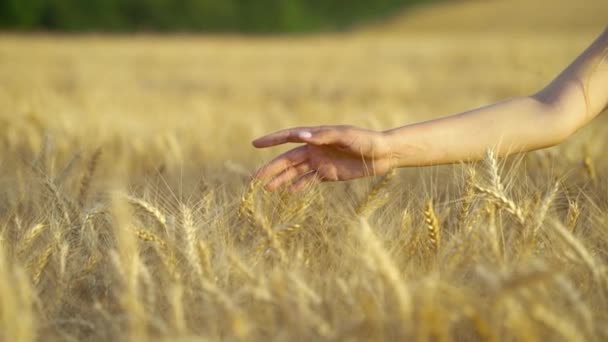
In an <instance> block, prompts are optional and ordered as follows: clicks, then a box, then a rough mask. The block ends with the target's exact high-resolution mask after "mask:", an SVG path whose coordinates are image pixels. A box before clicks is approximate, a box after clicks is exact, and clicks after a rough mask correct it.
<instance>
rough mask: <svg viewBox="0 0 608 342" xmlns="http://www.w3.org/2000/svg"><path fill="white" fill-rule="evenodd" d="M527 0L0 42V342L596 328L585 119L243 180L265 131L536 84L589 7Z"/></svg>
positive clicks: (595, 245)
mask: <svg viewBox="0 0 608 342" xmlns="http://www.w3.org/2000/svg"><path fill="white" fill-rule="evenodd" d="M540 3H544V4H548V3H549V2H547V1H539V2H538V3H537V2H535V5H530V6H533V7H534V9H533V10H532V11H529V12H530V13H528V11H524V10H519V11H518V10H511V11H508V10H507V9H509V8H511V9H512V8H515V9H517V8H519V7H521V6H526V2H525V1H520V0H518V1H487V2H486V1H481V2H475V1H470V2H462V3H461V2H451V3H450V2H448V3H447V4H441V5H434V6H432V7H423V8H419V9H416V10H415V11H412V12H411V13H408V14H406V15H405V16H399V17H396V18H395V19H393V20H391V21H389V22H387V23H383V24H378V25H373V26H372V27H364V28H360V29H356V30H353V31H352V32H345V33H333V34H323V35H309V36H276V37H240V36H236V35H219V36H206V35H202V36H199V35H180V36H154V35H145V34H141V35H135V36H104V35H63V36H58V35H49V34H33V35H17V34H3V35H2V36H0V122H1V124H0V133H1V134H0V150H1V153H0V180H1V184H2V192H1V193H0V340H1V341H15V342H22V341H23V342H25V341H80V340H83V341H209V340H211V341H215V340H227V341H232V340H243V341H256V340H259V341H267V340H278V341H316V340H331V341H359V340H364V341H367V340H399V341H409V340H416V341H427V340H428V341H476V340H481V341H502V340H505V341H516V340H524V341H535V340H551V341H560V340H561V341H601V340H606V339H608V325H606V322H608V298H607V296H608V230H607V228H606V227H607V224H608V183H607V182H606V180H605V178H604V176H605V175H606V174H608V163H607V161H606V159H605V155H604V154H603V152H604V149H603V146H605V144H607V143H608V140H607V138H606V137H607V136H608V126H607V124H608V123H606V122H605V120H604V119H603V117H602V116H600V117H599V118H598V119H596V120H595V121H594V122H593V123H592V124H591V125H590V126H588V127H586V128H584V129H582V130H580V131H579V132H577V133H576V134H575V135H574V136H573V137H571V138H570V139H568V140H567V141H566V142H564V143H563V144H561V145H560V146H557V147H554V148H551V149H548V150H543V151H535V152H531V153H527V154H521V155H514V156H510V157H508V158H506V159H497V158H496V157H495V156H494V155H493V154H492V152H491V151H489V152H488V154H487V156H486V158H485V159H484V160H482V161H479V162H478V163H474V164H467V165H464V164H463V165H451V166H440V167H426V168H411V169H401V170H396V172H392V173H389V174H388V175H386V176H384V177H370V178H367V179H362V180H359V181H354V182H348V183H332V184H322V185H319V186H314V187H309V188H307V189H305V190H304V191H303V192H302V193H298V194H290V193H287V192H282V191H279V192H274V193H266V192H264V191H263V190H262V189H260V187H259V184H256V183H255V182H250V174H251V172H252V171H253V170H255V168H256V167H259V166H260V165H262V164H263V163H264V162H265V161H268V160H269V159H270V158H271V157H272V156H274V155H275V154H277V153H278V152H280V151H282V150H284V148H283V147H280V148H274V149H271V150H254V149H253V148H252V147H251V144H250V141H251V140H252V139H253V138H254V137H257V136H259V135H261V134H264V133H267V132H269V131H272V130H276V129H280V128H284V127H288V126H295V125H298V126H299V125H317V124H336V123H340V124H343V123H348V124H354V125H359V126H363V127H368V128H374V129H387V128H389V127H394V126H398V125H403V124H407V123H412V122H416V121H419V120H424V119H429V118H433V117H437V116H441V115H446V114H450V113H455V112H459V111H463V110H466V109H468V108H472V107H476V106H480V105H484V104H488V103H491V102H493V101H497V100H500V99H504V98H506V97H511V96H517V95H525V94H529V93H530V92H533V91H535V90H537V89H539V88H540V87H542V86H543V85H544V84H546V83H547V82H548V81H550V80H551V78H552V77H553V76H554V75H555V74H556V73H557V72H559V71H560V70H561V69H562V68H563V67H565V65H567V63H569V61H571V60H572V59H573V58H574V57H575V56H576V55H577V54H578V53H579V52H580V51H581V50H582V49H583V48H585V47H586V46H587V45H588V44H589V43H590V42H591V40H592V39H593V38H594V36H595V35H597V34H599V32H600V31H601V29H602V28H603V27H604V25H605V24H606V23H605V22H604V23H603V22H602V20H604V19H603V18H602V16H601V15H600V14H601V13H606V10H608V4H606V3H605V1H603V0H602V1H589V2H588V3H585V5H586V6H584V5H582V2H581V4H574V3H573V2H571V1H561V0H560V1H553V2H550V3H551V4H553V6H554V7H553V8H552V9H551V10H550V11H546V12H544V16H539V14H538V12H539V11H540V10H541V7H540V5H538V4H540ZM506 4H509V5H508V6H507V5H506ZM518 6H519V7H518ZM577 6H578V7H577ZM581 6H582V7H581ZM583 7H584V8H583ZM496 11H500V13H502V16H497V15H495V14H494V16H491V15H490V14H491V13H496ZM602 11H603V12H602ZM560 18H561V19H560ZM563 18H568V19H569V20H568V21H567V23H566V24H564V19H563ZM460 23H464V24H462V25H460ZM514 23H515V24H514ZM526 25H529V26H526ZM568 25H569V26H568Z"/></svg>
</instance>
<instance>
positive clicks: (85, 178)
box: [77, 148, 101, 208]
mask: <svg viewBox="0 0 608 342" xmlns="http://www.w3.org/2000/svg"><path fill="white" fill-rule="evenodd" d="M100 157H101V148H98V149H97V150H95V153H93V156H92V157H91V160H89V164H88V165H87V169H86V171H85V173H84V174H83V175H82V178H81V179H80V191H79V192H78V201H77V203H78V204H79V205H80V208H84V206H85V202H86V200H87V195H88V193H89V188H90V187H91V180H92V179H93V175H94V174H95V170H96V169H97V164H98V162H99V158H100Z"/></svg>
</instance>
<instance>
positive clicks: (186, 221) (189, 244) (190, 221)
mask: <svg viewBox="0 0 608 342" xmlns="http://www.w3.org/2000/svg"><path fill="white" fill-rule="evenodd" d="M180 211H181V213H182V227H183V228H184V232H185V233H186V237H185V238H186V239H185V241H186V258H187V259H188V262H189V263H190V266H191V267H193V268H194V270H195V271H196V273H197V274H198V276H199V277H200V276H203V270H202V269H201V263H200V260H199V255H198V251H197V245H196V242H197V240H198V239H197V237H196V229H195V227H194V218H193V216H192V210H190V208H189V207H188V206H186V205H185V204H181V205H180Z"/></svg>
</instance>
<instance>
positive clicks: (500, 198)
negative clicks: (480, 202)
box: [475, 185, 526, 225]
mask: <svg viewBox="0 0 608 342" xmlns="http://www.w3.org/2000/svg"><path fill="white" fill-rule="evenodd" d="M475 190H477V191H479V192H480V193H482V194H484V195H486V196H488V197H490V198H491V199H492V200H494V201H496V202H497V203H498V204H499V205H500V206H501V207H502V208H503V209H505V210H506V211H507V212H508V213H510V214H511V215H513V216H514V217H515V218H516V219H517V222H519V223H520V224H521V225H523V224H524V223H525V221H526V220H525V218H524V214H523V211H522V210H521V208H520V207H518V206H517V205H516V204H515V202H513V201H512V200H510V199H508V198H507V197H506V196H505V195H504V194H503V193H500V192H497V191H495V190H493V189H488V188H484V187H482V186H479V185H475Z"/></svg>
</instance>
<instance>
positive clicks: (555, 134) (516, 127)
mask: <svg viewBox="0 0 608 342" xmlns="http://www.w3.org/2000/svg"><path fill="white" fill-rule="evenodd" d="M607 51H608V28H607V29H606V30H604V32H603V33H602V34H601V35H600V37H599V38H598V39H597V40H596V41H595V42H594V43H593V44H592V45H591V46H590V47H589V48H588V49H587V50H586V51H585V52H584V53H583V54H582V55H580V56H579V57H578V58H577V59H576V60H575V61H574V62H573V63H572V64H571V65H570V66H568V68H566V69H565V70H564V71H563V72H562V73H561V74H560V75H559V76H558V77H557V78H556V79H555V80H553V81H552V82H551V83H550V84H549V85H548V86H547V87H545V88H544V89H542V90H541V91H539V92H538V93H536V94H533V95H531V96H525V97H517V98H512V99H508V100H505V101H502V102H499V103H495V104H492V105H489V106H486V107H482V108H478V109H474V110H471V111H467V112H464V113H461V114H456V115H452V116H448V117H445V118H440V119H436V120H431V121H427V122H422V123H417V124H412V125H407V126H404V127H400V128H396V129H392V130H389V131H386V132H384V134H385V136H386V140H387V144H388V145H389V149H390V151H391V153H392V159H393V160H394V166H396V167H404V166H421V165H435V164H447V163H454V162H459V161H471V160H477V159H480V158H481V157H482V156H483V153H484V152H485V150H486V149H488V148H494V149H495V151H496V152H497V153H499V154H502V155H506V154H509V153H516V152H523V151H530V150H535V149H540V148H544V147H549V146H553V145H556V144H559V143H560V142H562V141H563V140H565V139H566V138H567V137H568V136H570V135H571V134H572V133H574V132H575V131H576V130H577V129H579V128H580V127H582V126H584V125H585V124H586V123H587V122H589V121H590V120H591V119H592V118H594V117H595V116H597V115H598V114H599V113H600V112H601V111H602V110H603V109H604V108H605V107H606V104H607V102H608V60H607V59H606V53H607Z"/></svg>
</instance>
